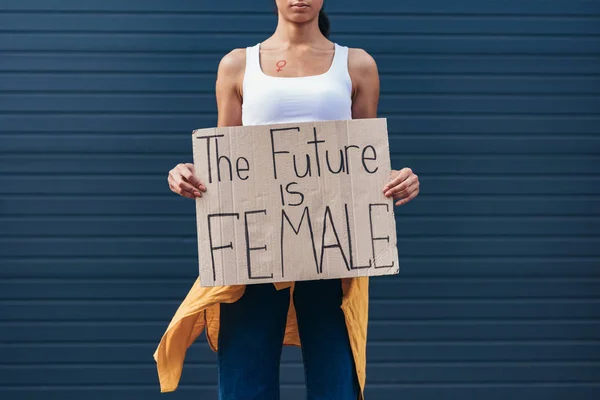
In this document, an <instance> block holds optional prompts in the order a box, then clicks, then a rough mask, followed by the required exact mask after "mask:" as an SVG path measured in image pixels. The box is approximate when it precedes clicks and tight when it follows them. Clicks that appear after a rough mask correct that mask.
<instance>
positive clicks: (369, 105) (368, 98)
mask: <svg viewBox="0 0 600 400" xmlns="http://www.w3.org/2000/svg"><path fill="white" fill-rule="evenodd" d="M348 70H349V72H350V77H351V78H352V118H353V119H360V118H377V106H378V104H379V88H380V85H379V72H378V70H377V64H376V63H375V60H374V59H373V57H371V56H370V55H369V54H368V53H367V52H366V51H364V50H361V49H351V51H350V53H349V54H348ZM419 189H420V183H419V177H418V176H417V175H416V174H415V173H414V172H413V171H412V170H411V169H410V168H402V169H401V170H400V171H396V170H392V174H391V176H390V181H389V182H388V183H387V184H386V185H385V187H384V188H383V193H384V194H385V196H386V197H391V196H393V198H394V200H396V205H397V206H400V205H403V204H406V203H408V202H409V201H411V200H412V199H414V198H415V197H417V195H418V194H419Z"/></svg>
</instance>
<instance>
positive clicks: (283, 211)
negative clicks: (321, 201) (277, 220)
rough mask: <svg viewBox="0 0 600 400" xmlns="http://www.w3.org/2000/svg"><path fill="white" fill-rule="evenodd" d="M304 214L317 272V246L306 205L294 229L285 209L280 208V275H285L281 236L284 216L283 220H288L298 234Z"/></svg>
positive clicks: (282, 234)
mask: <svg viewBox="0 0 600 400" xmlns="http://www.w3.org/2000/svg"><path fill="white" fill-rule="evenodd" d="M305 215H306V220H307V223H308V230H309V232H310V240H311V242H312V249H313V256H314V258H315V266H316V268H317V273H318V272H319V264H318V263H317V248H316V246H315V235H314V232H313V227H312V223H311V222H310V213H309V211H308V207H304V212H303V213H302V217H301V218H300V223H298V229H296V228H295V227H294V225H293V224H292V221H290V218H289V217H288V215H287V214H286V212H285V210H281V235H280V240H281V243H280V247H281V276H282V277H284V276H285V266H284V261H283V258H284V257H283V236H284V226H285V225H284V218H285V220H286V221H287V222H288V224H289V225H290V226H291V227H292V230H293V231H294V233H295V234H296V235H298V234H299V233H300V228H301V227H302V222H303V221H304V216H305Z"/></svg>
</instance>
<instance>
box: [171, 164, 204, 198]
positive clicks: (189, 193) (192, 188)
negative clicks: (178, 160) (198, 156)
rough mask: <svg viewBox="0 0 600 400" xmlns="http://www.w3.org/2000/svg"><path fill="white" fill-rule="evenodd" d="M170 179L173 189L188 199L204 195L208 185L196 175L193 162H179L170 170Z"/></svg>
mask: <svg viewBox="0 0 600 400" xmlns="http://www.w3.org/2000/svg"><path fill="white" fill-rule="evenodd" d="M168 181H169V188H170V189H171V191H173V192H174V193H177V194H178V195H180V196H183V197H187V198H188V199H196V198H199V197H202V192H206V186H204V184H203V183H202V182H200V180H199V179H198V177H197V176H196V173H195V172H194V164H191V163H187V164H177V166H175V168H173V169H172V170H170V171H169V179H168Z"/></svg>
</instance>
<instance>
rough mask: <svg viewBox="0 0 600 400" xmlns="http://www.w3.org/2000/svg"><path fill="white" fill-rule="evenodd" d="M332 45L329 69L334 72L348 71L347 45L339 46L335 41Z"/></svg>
mask: <svg viewBox="0 0 600 400" xmlns="http://www.w3.org/2000/svg"><path fill="white" fill-rule="evenodd" d="M334 45H335V52H334V55H333V61H332V64H331V69H332V71H334V72H336V73H346V72H348V47H346V46H340V45H339V44H337V43H334Z"/></svg>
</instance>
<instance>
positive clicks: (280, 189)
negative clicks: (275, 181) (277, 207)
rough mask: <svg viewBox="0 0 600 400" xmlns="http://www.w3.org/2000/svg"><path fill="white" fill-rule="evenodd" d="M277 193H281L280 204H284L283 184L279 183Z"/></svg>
mask: <svg viewBox="0 0 600 400" xmlns="http://www.w3.org/2000/svg"><path fill="white" fill-rule="evenodd" d="M279 194H281V205H282V206H285V198H284V197H283V185H279Z"/></svg>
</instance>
